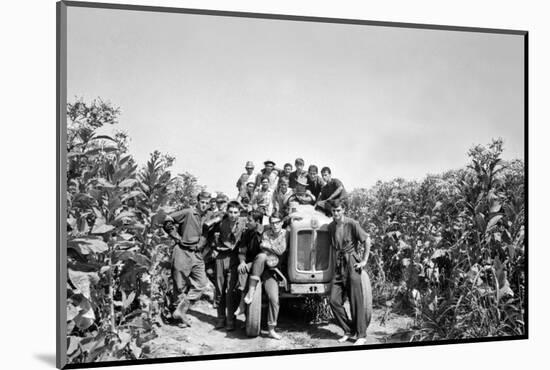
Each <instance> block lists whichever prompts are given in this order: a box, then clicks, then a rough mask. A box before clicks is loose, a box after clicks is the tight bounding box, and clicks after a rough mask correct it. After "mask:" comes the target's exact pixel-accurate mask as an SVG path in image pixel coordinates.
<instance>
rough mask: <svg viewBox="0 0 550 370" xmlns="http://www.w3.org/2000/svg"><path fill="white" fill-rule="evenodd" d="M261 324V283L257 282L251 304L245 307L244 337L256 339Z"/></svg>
mask: <svg viewBox="0 0 550 370" xmlns="http://www.w3.org/2000/svg"><path fill="white" fill-rule="evenodd" d="M261 322H262V283H261V281H259V282H258V284H257V285H256V290H255V291H254V296H253V298H252V302H250V304H249V305H247V307H246V335H248V336H249V337H257V336H258V335H260V325H261Z"/></svg>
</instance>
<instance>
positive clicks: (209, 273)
mask: <svg viewBox="0 0 550 370" xmlns="http://www.w3.org/2000/svg"><path fill="white" fill-rule="evenodd" d="M211 199H212V198H211V195H210V193H208V192H201V193H200V194H199V195H198V196H197V203H196V205H195V207H193V208H185V209H183V210H180V211H177V212H174V213H171V214H170V215H168V216H166V218H165V220H164V230H165V231H166V232H167V233H168V235H169V236H170V237H171V238H172V239H173V240H174V241H175V245H174V251H173V255H172V279H173V282H174V289H173V293H174V295H173V306H175V309H174V310H173V313H172V317H173V318H174V319H175V320H176V321H178V322H179V326H182V327H186V326H190V320H189V319H188V317H187V311H188V309H189V307H190V306H191V305H192V304H193V303H194V302H195V301H197V300H198V299H200V297H201V296H202V293H203V291H204V289H205V288H206V286H207V284H208V278H210V280H211V281H212V282H213V284H214V288H215V291H214V304H215V306H216V308H217V319H216V325H215V326H216V328H217V329H222V328H225V329H226V330H227V331H232V330H235V324H236V315H237V314H239V312H236V311H237V310H239V311H240V312H242V313H244V304H245V302H246V303H250V300H251V297H252V296H253V294H254V290H255V286H256V284H257V282H258V281H260V279H261V280H262V282H263V285H264V289H265V291H266V293H267V295H268V298H269V310H268V326H269V336H270V337H272V338H275V339H280V336H279V334H277V333H276V332H275V327H276V325H277V317H278V313H279V291H278V286H279V285H278V281H277V277H276V274H275V273H274V272H273V271H272V270H270V269H266V267H267V266H271V267H273V266H275V265H276V264H277V263H278V256H281V255H282V254H283V253H284V252H285V250H286V240H287V238H286V230H285V229H283V228H282V223H283V222H282V220H281V219H280V218H277V217H275V216H271V217H270V218H269V226H268V227H264V225H263V223H262V220H263V218H264V213H263V212H261V211H258V210H252V211H250V212H246V213H245V214H246V217H243V216H242V215H243V208H242V205H241V204H240V203H239V202H238V201H229V202H226V201H225V197H224V196H223V195H222V196H219V195H218V197H216V198H215V199H216V202H215V203H216V207H215V208H214V207H211V202H210V201H211ZM274 259H275V262H273V260H274ZM249 286H250V291H249ZM247 292H248V294H247Z"/></svg>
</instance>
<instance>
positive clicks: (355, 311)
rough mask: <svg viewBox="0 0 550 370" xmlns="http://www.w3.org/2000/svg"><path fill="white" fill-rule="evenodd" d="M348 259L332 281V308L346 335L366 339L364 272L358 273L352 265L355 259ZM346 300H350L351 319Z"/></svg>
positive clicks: (348, 257) (330, 301) (349, 257)
mask: <svg viewBox="0 0 550 370" xmlns="http://www.w3.org/2000/svg"><path fill="white" fill-rule="evenodd" d="M346 257H347V258H346V261H347V263H346V262H345V261H343V263H346V265H345V267H344V268H342V269H337V270H336V273H335V275H334V278H333V280H332V288H331V290H330V300H329V303H330V308H331V310H332V314H333V315H334V318H335V319H336V323H337V324H338V326H340V327H341V328H342V329H343V330H344V334H346V335H352V334H357V337H358V338H365V337H366V335H367V322H366V312H365V310H366V307H365V297H364V294H363V288H364V287H363V284H364V282H363V279H362V270H361V271H356V270H355V269H354V268H353V265H352V261H353V260H354V259H353V258H352V257H351V256H350V255H348V256H346ZM350 259H351V261H350ZM357 262H359V261H357ZM346 298H348V299H349V306H350V313H351V319H350V318H349V317H348V314H347V312H346V310H345V308H344V302H345V300H346Z"/></svg>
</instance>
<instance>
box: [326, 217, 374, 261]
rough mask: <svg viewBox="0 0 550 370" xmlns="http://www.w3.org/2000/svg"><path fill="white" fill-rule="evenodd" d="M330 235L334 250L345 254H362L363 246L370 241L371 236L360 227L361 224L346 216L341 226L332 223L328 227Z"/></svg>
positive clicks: (334, 222)
mask: <svg viewBox="0 0 550 370" xmlns="http://www.w3.org/2000/svg"><path fill="white" fill-rule="evenodd" d="M328 233H329V237H330V240H331V243H332V246H333V248H334V249H335V250H336V251H343V252H345V253H353V252H355V253H358V254H362V252H363V251H362V250H361V249H360V248H361V245H362V243H364V242H366V241H367V240H369V235H368V234H367V232H366V231H365V230H363V228H362V227H361V225H359V222H357V221H356V220H354V219H352V218H349V217H345V216H344V219H343V220H342V223H341V224H337V223H336V221H332V222H331V223H330V224H329V225H328Z"/></svg>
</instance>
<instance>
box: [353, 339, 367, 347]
mask: <svg viewBox="0 0 550 370" xmlns="http://www.w3.org/2000/svg"><path fill="white" fill-rule="evenodd" d="M365 344H367V338H358V339H357V340H356V341H355V343H353V345H354V346H363V345H365Z"/></svg>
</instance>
